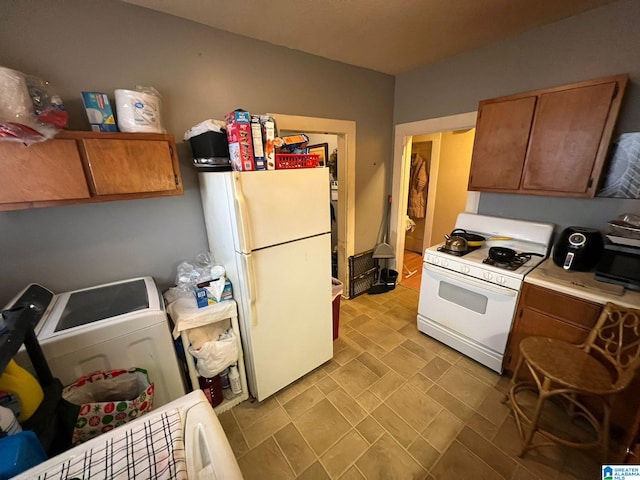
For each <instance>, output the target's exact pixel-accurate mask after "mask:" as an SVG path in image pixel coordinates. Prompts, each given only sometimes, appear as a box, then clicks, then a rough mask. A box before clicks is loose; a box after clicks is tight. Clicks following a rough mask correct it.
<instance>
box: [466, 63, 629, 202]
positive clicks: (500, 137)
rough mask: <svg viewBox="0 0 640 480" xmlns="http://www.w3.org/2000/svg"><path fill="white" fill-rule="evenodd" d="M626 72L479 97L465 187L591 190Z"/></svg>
mask: <svg viewBox="0 0 640 480" xmlns="http://www.w3.org/2000/svg"><path fill="white" fill-rule="evenodd" d="M627 79H628V76H627V75H616V76H613V77H606V78H601V79H597V80H591V81H587V82H580V83H576V84H571V85H565V86H562V87H556V88H551V89H545V90H537V91H534V92H528V93H523V94H518V95H512V96H508V97H501V98H497V99H491V100H484V101H482V102H480V105H479V108H478V122H477V128H476V138H475V142H474V148H473V156H472V162H471V172H470V176H469V189H470V190H479V191H489V192H503V193H524V194H534V195H556V196H570V197H593V196H594V195H595V193H596V190H597V188H598V184H599V182H600V178H601V175H602V171H603V167H604V164H605V160H606V155H607V150H608V147H609V143H610V140H611V135H612V133H613V127H614V125H615V121H616V119H617V116H618V111H619V110H620V103H621V101H622V97H623V94H624V89H625V87H626V83H627Z"/></svg>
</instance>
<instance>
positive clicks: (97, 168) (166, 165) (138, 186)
mask: <svg viewBox="0 0 640 480" xmlns="http://www.w3.org/2000/svg"><path fill="white" fill-rule="evenodd" d="M81 145H82V147H83V148H84V150H85V152H86V157H87V164H88V166H89V171H90V172H91V175H90V181H92V186H93V190H94V191H95V193H96V195H115V194H123V193H140V192H164V191H172V190H175V189H176V188H177V187H178V186H179V185H178V184H177V178H176V173H175V171H174V167H173V162H172V157H171V147H170V145H169V143H168V142H166V141H157V140H117V139H116V140H105V139H101V138H87V139H83V140H82V143H81Z"/></svg>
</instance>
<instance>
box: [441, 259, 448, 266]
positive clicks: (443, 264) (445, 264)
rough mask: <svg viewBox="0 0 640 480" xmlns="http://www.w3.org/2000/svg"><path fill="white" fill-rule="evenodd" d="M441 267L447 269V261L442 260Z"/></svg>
mask: <svg viewBox="0 0 640 480" xmlns="http://www.w3.org/2000/svg"><path fill="white" fill-rule="evenodd" d="M442 266H443V267H448V266H449V260H446V259H445V260H442Z"/></svg>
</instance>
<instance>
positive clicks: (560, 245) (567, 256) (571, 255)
mask: <svg viewBox="0 0 640 480" xmlns="http://www.w3.org/2000/svg"><path fill="white" fill-rule="evenodd" d="M603 250H604V241H603V239H602V234H601V233H600V231H599V230H596V229H594V228H585V227H568V228H565V229H564V230H563V231H562V233H560V237H559V238H558V240H557V241H556V243H555V245H554V247H553V263H555V264H556V265H557V266H559V267H562V268H564V269H565V270H576V271H580V272H585V271H587V270H591V269H592V268H594V267H595V266H596V264H597V263H598V260H600V256H601V255H602V251H603Z"/></svg>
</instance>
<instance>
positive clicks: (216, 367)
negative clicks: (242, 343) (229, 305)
mask: <svg viewBox="0 0 640 480" xmlns="http://www.w3.org/2000/svg"><path fill="white" fill-rule="evenodd" d="M189 353H190V354H191V355H192V356H193V357H194V358H195V359H196V360H197V361H196V370H198V375H200V376H201V377H204V378H211V377H214V376H216V375H217V374H219V373H220V372H221V371H223V370H224V369H225V368H227V367H228V366H229V365H231V364H233V363H236V362H237V361H238V342H237V341H236V336H235V335H234V334H233V330H231V329H229V330H227V332H225V333H224V334H222V335H220V337H219V338H218V339H217V340H212V341H209V342H205V343H203V344H202V346H201V347H200V348H199V349H195V348H193V345H191V346H189Z"/></svg>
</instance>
